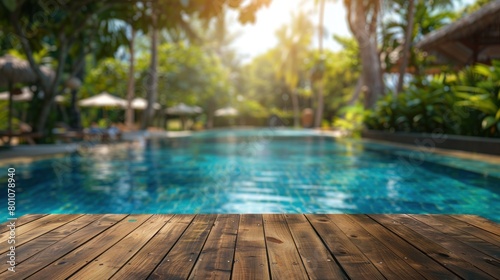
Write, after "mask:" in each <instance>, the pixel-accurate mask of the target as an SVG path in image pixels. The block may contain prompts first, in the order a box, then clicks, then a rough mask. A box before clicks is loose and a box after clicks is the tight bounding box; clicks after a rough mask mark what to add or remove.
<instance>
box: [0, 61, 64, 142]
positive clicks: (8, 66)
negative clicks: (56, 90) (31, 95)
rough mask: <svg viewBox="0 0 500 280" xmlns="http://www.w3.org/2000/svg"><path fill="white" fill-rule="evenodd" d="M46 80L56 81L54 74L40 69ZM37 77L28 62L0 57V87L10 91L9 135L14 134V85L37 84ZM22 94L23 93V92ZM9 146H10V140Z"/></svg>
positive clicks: (48, 70)
mask: <svg viewBox="0 0 500 280" xmlns="http://www.w3.org/2000/svg"><path fill="white" fill-rule="evenodd" d="M40 70H41V71H42V73H43V75H44V76H45V77H44V78H46V79H54V77H55V74H54V72H53V71H52V70H51V69H50V68H47V67H44V66H42V67H40ZM37 78H38V77H37V75H36V74H35V72H34V71H33V69H31V65H30V64H29V62H28V61H26V60H23V59H19V58H16V57H14V56H11V55H5V56H2V57H0V86H3V87H7V88H8V90H9V93H10V94H9V123H8V131H9V134H11V133H12V99H13V95H14V84H16V83H24V84H33V83H36V82H37ZM21 94H22V92H21ZM10 138H11V137H10V136H9V141H8V144H10V140H11V139H10Z"/></svg>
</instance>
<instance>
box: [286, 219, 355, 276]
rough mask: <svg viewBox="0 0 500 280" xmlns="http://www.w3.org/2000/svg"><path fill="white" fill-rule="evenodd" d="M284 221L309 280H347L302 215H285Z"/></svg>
mask: <svg viewBox="0 0 500 280" xmlns="http://www.w3.org/2000/svg"><path fill="white" fill-rule="evenodd" d="M285 219H286V221H287V224H288V228H289V229H290V232H291V234H292V237H293V239H294V241H295V245H296V246H297V250H298V252H299V254H300V256H301V258H302V263H303V264H304V266H305V268H306V270H307V274H308V275H309V278H311V279H331V278H332V277H333V278H334V279H347V276H346V275H345V274H344V272H343V271H342V268H341V267H340V266H339V265H338V264H337V263H336V262H335V259H334V258H333V256H332V255H331V254H330V252H329V251H328V248H326V247H325V246H324V245H323V242H322V241H321V239H320V238H319V237H318V235H317V234H316V233H315V232H314V229H313V228H312V226H311V224H310V223H309V221H308V220H307V219H306V217H304V215H302V214H295V215H293V214H287V215H285Z"/></svg>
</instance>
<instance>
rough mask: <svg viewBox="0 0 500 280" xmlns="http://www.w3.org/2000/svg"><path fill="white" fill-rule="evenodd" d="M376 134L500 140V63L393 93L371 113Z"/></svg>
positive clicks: (369, 118)
mask: <svg viewBox="0 0 500 280" xmlns="http://www.w3.org/2000/svg"><path fill="white" fill-rule="evenodd" d="M365 124H366V126H367V127H368V128H370V129H376V130H388V131H404V132H429V133H431V132H436V131H439V132H444V133H448V134H459V135H469V136H486V137H499V136H500V61H494V62H493V63H492V66H488V65H482V64H478V65H475V66H473V67H468V68H465V69H464V70H462V71H460V72H459V73H458V74H441V75H436V76H434V77H432V78H431V79H423V80H420V81H419V82H418V83H417V82H415V83H412V84H410V85H409V87H408V88H407V89H406V90H405V91H404V92H402V93H401V94H399V95H397V96H395V95H394V94H388V95H386V96H384V97H382V98H381V99H379V100H378V102H377V104H376V105H375V107H374V108H373V109H372V110H370V111H368V113H367V115H366V118H365Z"/></svg>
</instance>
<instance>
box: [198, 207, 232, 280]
mask: <svg viewBox="0 0 500 280" xmlns="http://www.w3.org/2000/svg"><path fill="white" fill-rule="evenodd" d="M239 220H240V219H239V215H219V216H218V217H217V220H215V225H214V227H213V228H212V230H211V231H210V235H209V236H208V238H207V241H206V242H205V246H203V250H202V251H201V254H200V256H199V258H198V261H197V262H196V265H195V266H194V268H193V271H192V272H191V275H190V276H189V279H231V271H232V267H233V257H234V249H235V246H236V235H237V234H238V224H239Z"/></svg>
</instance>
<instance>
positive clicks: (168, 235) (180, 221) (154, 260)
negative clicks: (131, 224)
mask: <svg viewBox="0 0 500 280" xmlns="http://www.w3.org/2000/svg"><path fill="white" fill-rule="evenodd" d="M194 217H195V215H175V216H174V217H173V218H172V219H170V220H169V221H168V222H167V224H166V225H165V226H163V228H161V229H160V231H159V232H158V233H157V234H156V235H154V236H153V237H152V238H151V239H150V240H149V242H148V243H147V244H146V245H145V246H144V247H142V248H141V249H140V250H139V252H137V254H135V255H134V256H133V257H132V259H130V260H129V261H128V262H127V265H125V266H123V267H122V268H121V269H120V270H118V272H117V273H116V274H115V275H113V277H112V278H111V279H118V280H122V279H123V280H127V279H129V280H134V279H146V278H147V277H148V276H149V274H151V272H152V271H153V270H154V269H155V267H156V266H157V265H158V264H159V263H160V262H161V260H162V259H163V257H164V256H165V255H167V254H168V252H169V251H170V249H171V248H172V247H173V246H174V244H175V243H176V242H177V240H178V239H179V237H180V236H181V234H182V233H183V232H184V231H185V230H186V228H187V227H188V226H189V224H190V223H191V221H192V220H193V219H194Z"/></svg>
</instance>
